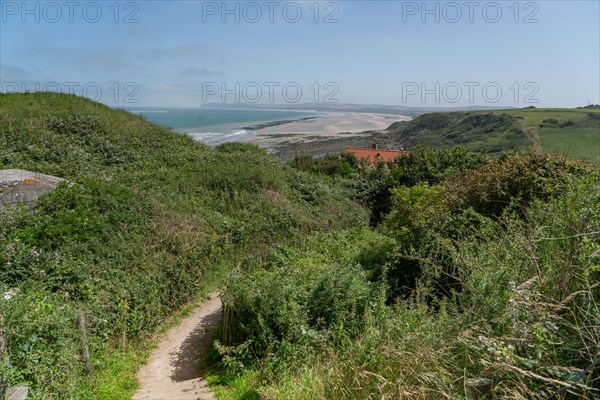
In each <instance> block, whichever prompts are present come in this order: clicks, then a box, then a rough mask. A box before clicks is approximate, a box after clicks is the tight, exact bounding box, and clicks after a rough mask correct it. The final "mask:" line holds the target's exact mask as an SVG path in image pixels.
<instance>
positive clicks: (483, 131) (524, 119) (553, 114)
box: [388, 108, 600, 162]
mask: <svg viewBox="0 0 600 400" xmlns="http://www.w3.org/2000/svg"><path fill="white" fill-rule="evenodd" d="M388 132H389V135H390V136H391V138H392V142H393V144H394V145H397V146H398V145H399V146H403V147H405V148H411V147H413V146H415V145H417V144H421V145H424V146H430V147H436V148H440V147H445V146H455V145H463V146H465V147H467V148H468V149H469V150H473V151H481V152H489V153H495V152H499V151H502V150H507V149H517V148H520V149H523V148H525V147H528V146H535V147H537V148H543V149H544V150H549V151H552V152H555V153H556V154H560V155H570V156H573V157H575V158H578V159H582V160H587V161H595V162H598V161H600V159H599V157H600V110H598V109H548V108H540V109H536V108H526V109H515V110H495V111H469V112H451V113H430V114H424V115H421V116H419V117H417V118H415V119H414V120H412V121H408V122H398V123H395V124H393V125H391V126H390V127H389V128H388Z"/></svg>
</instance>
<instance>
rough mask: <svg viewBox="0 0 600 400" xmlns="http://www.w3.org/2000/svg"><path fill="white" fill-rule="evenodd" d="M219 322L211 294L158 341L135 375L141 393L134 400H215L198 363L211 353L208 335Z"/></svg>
mask: <svg viewBox="0 0 600 400" xmlns="http://www.w3.org/2000/svg"><path fill="white" fill-rule="evenodd" d="M220 320H221V299H220V298H219V297H218V294H217V293H213V294H212V295H211V297H210V299H209V300H206V301H204V302H203V303H202V304H201V305H200V306H199V307H198V308H196V309H195V310H194V311H192V313H191V314H190V315H189V316H187V317H186V318H185V319H183V320H182V321H181V323H180V324H179V325H178V326H176V327H174V328H172V329H171V330H169V331H168V332H167V333H166V334H165V335H164V337H161V338H160V339H159V341H158V344H157V348H156V349H154V351H153V352H152V355H151V356H150V359H149V360H148V363H147V364H146V365H144V366H143V367H142V368H141V369H140V372H139V373H138V380H139V382H140V389H139V390H138V391H137V392H136V393H135V394H134V396H133V400H198V399H202V400H204V399H216V397H215V396H214V394H213V393H212V391H211V390H210V388H209V387H208V384H207V382H206V380H205V379H204V378H203V377H202V376H203V371H202V368H201V366H200V360H201V359H202V358H203V357H204V356H205V355H206V353H207V352H208V350H209V349H210V345H211V342H212V335H211V333H212V332H213V330H214V328H215V327H216V326H217V325H218V324H219V322H220Z"/></svg>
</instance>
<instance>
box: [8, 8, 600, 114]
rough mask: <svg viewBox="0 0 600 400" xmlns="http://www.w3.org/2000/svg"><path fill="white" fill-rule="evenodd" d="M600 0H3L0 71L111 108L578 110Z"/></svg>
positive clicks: (596, 98) (594, 74)
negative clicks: (247, 105) (273, 105)
mask: <svg viewBox="0 0 600 400" xmlns="http://www.w3.org/2000/svg"><path fill="white" fill-rule="evenodd" d="M599 4H600V2H599V1H596V0H590V1H564V2H563V1H536V2H527V1H519V2H517V1H497V2H489V1H472V2H466V1H457V2H447V1H439V2H436V1H429V2H426V3H425V2H422V1H416V2H412V1H347V0H342V1H320V2H317V1H312V0H311V1H296V2H294V1H256V2H252V1H250V2H249V1H228V2H223V1H216V2H201V1H121V2H118V3H117V2H115V1H96V2H89V1H72V2H68V1H66V2H63V1H56V2H46V1H29V2H22V1H6V0H0V13H1V14H0V24H1V25H0V64H1V71H0V72H1V75H0V80H1V81H2V90H3V91H5V92H10V91H16V90H23V89H24V90H35V89H37V88H46V89H48V90H61V91H63V92H68V91H72V92H74V93H76V94H87V95H88V96H89V97H92V98H96V99H99V100H100V101H103V102H104V103H107V104H110V105H136V104H135V103H131V102H132V101H137V105H143V106H176V107H196V106H199V105H201V104H203V103H207V102H222V101H226V102H235V101H236V100H240V101H250V102H253V101H255V102H260V103H268V102H269V101H274V102H278V103H281V102H295V101H297V102H307V103H311V102H320V103H322V102H329V101H339V102H343V103H363V104H394V105H404V106H423V105H427V106H464V105H486V106H489V105H498V106H517V107H520V106H527V105H535V106H557V107H575V106H580V105H585V104H588V102H592V103H600V22H599V21H600V5H599ZM317 10H318V14H317ZM259 13H260V14H259ZM294 21H295V22H294ZM84 88H85V90H84ZM225 91H227V92H225ZM300 92H301V93H302V95H301V96H300Z"/></svg>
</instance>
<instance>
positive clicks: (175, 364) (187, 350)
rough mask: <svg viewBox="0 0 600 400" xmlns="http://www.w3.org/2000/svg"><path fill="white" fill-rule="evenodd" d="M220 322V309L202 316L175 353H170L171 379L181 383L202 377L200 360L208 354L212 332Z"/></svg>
mask: <svg viewBox="0 0 600 400" xmlns="http://www.w3.org/2000/svg"><path fill="white" fill-rule="evenodd" d="M220 321H221V308H220V307H219V309H217V310H215V311H214V312H212V313H211V314H208V315H206V316H204V317H203V318H202V319H200V321H198V324H197V325H196V327H195V328H194V330H193V331H191V332H190V333H189V335H188V336H187V337H186V338H185V340H184V341H183V343H182V344H181V346H180V347H179V349H178V350H177V352H176V353H171V366H172V368H173V373H172V374H171V379H172V380H173V381H175V382H183V381H187V380H190V379H195V378H199V377H201V376H202V375H203V372H204V371H203V368H202V366H201V360H202V359H203V358H204V357H205V356H206V355H207V354H208V352H209V350H210V346H211V344H212V340H213V336H214V331H215V329H216V328H217V327H218V325H219V323H220Z"/></svg>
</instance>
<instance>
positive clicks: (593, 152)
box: [539, 128, 600, 163]
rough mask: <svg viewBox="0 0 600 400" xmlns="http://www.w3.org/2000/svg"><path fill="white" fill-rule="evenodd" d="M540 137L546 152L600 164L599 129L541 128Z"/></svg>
mask: <svg viewBox="0 0 600 400" xmlns="http://www.w3.org/2000/svg"><path fill="white" fill-rule="evenodd" d="M539 136H540V139H541V141H542V148H543V149H544V150H547V151H551V152H552V153H554V154H559V155H570V156H572V157H574V158H578V159H580V160H586V161H593V162H596V163H600V129H598V128H571V129H565V128H540V130H539Z"/></svg>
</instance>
